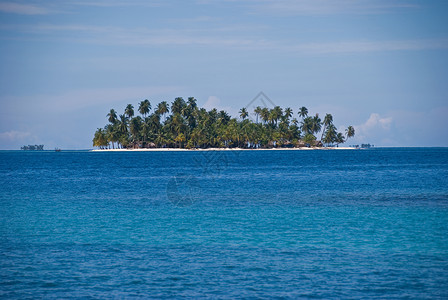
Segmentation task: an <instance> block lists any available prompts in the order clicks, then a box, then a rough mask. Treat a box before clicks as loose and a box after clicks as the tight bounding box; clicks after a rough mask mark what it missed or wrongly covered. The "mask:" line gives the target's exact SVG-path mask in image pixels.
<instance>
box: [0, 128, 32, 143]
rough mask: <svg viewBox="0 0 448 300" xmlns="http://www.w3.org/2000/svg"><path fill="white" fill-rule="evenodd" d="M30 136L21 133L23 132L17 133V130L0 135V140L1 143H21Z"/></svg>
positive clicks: (29, 134) (26, 133)
mask: <svg viewBox="0 0 448 300" xmlns="http://www.w3.org/2000/svg"><path fill="white" fill-rule="evenodd" d="M30 136H31V133H29V132H23V131H17V130H10V131H5V132H1V133H0V140H1V141H9V142H14V141H22V140H24V139H26V138H28V137H30Z"/></svg>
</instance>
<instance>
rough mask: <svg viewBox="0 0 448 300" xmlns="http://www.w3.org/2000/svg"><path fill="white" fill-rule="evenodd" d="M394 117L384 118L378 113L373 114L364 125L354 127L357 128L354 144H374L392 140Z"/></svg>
mask: <svg viewBox="0 0 448 300" xmlns="http://www.w3.org/2000/svg"><path fill="white" fill-rule="evenodd" d="M392 123H393V119H392V117H382V116H380V115H379V114H377V113H371V114H370V117H369V118H368V119H367V121H365V122H364V123H363V124H360V125H355V126H353V127H354V128H355V138H354V139H353V141H354V142H358V143H367V142H368V143H373V142H376V141H382V140H384V139H385V138H390V130H391V125H392Z"/></svg>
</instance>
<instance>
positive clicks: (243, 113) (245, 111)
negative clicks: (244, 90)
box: [240, 107, 249, 120]
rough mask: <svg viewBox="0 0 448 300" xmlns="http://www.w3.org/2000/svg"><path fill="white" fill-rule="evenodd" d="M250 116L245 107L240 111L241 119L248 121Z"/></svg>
mask: <svg viewBox="0 0 448 300" xmlns="http://www.w3.org/2000/svg"><path fill="white" fill-rule="evenodd" d="M248 115H249V114H248V113H247V109H246V108H245V107H243V108H242V109H240V117H241V119H243V120H244V119H246V118H247V116H248Z"/></svg>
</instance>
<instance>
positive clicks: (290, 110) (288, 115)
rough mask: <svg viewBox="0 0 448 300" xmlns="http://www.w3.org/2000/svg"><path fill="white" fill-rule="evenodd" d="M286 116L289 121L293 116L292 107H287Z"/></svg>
mask: <svg viewBox="0 0 448 300" xmlns="http://www.w3.org/2000/svg"><path fill="white" fill-rule="evenodd" d="M284 116H285V119H286V121H289V118H291V117H292V109H291V107H287V108H285V114H284Z"/></svg>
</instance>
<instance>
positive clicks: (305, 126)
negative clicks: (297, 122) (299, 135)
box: [301, 117, 313, 135]
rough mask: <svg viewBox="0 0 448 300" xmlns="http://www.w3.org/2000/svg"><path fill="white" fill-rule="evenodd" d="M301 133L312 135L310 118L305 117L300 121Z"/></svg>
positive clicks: (311, 119)
mask: <svg viewBox="0 0 448 300" xmlns="http://www.w3.org/2000/svg"><path fill="white" fill-rule="evenodd" d="M301 127H302V128H301V129H302V132H304V133H305V135H307V134H313V118H312V117H305V118H304V119H303V121H302V125H301Z"/></svg>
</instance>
